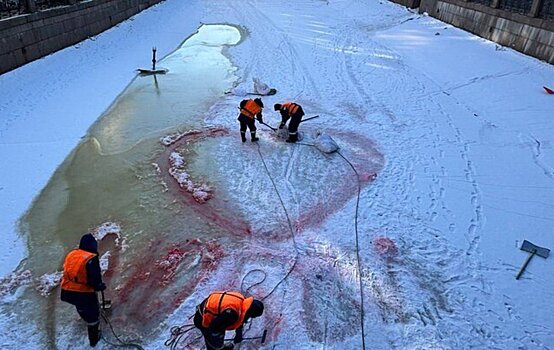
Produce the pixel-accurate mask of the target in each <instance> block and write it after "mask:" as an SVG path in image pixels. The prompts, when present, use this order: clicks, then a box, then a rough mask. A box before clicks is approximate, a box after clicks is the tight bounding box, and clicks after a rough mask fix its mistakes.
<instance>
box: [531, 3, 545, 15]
mask: <svg viewBox="0 0 554 350" xmlns="http://www.w3.org/2000/svg"><path fill="white" fill-rule="evenodd" d="M542 1H543V0H533V4H531V10H530V11H529V16H530V17H539V14H540V12H541V7H542Z"/></svg>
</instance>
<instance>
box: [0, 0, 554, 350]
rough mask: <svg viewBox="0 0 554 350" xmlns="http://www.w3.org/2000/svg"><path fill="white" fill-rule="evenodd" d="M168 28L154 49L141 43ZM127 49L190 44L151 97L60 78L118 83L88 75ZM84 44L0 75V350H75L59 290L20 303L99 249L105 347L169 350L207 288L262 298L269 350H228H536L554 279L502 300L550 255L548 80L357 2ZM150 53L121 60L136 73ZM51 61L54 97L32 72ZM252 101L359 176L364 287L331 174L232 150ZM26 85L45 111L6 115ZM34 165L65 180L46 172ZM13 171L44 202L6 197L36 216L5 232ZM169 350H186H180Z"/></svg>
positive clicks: (311, 4) (293, 158)
mask: <svg viewBox="0 0 554 350" xmlns="http://www.w3.org/2000/svg"><path fill="white" fill-rule="evenodd" d="M200 22H201V23H213V24H208V25H199V23H200ZM197 24H198V27H199V29H198V31H197V32H196V33H194V28H195V27H196V26H197ZM163 25H165V26H164V29H163V30H164V32H163V33H164V34H163V38H162V34H159V35H158V36H156V35H154V36H152V35H153V34H152V33H153V32H155V30H153V29H155V28H157V26H163ZM184 27H186V28H188V29H187V30H186V31H185V32H183V28H184ZM142 35H145V36H147V37H148V38H149V39H150V40H152V41H153V44H154V43H155V42H156V41H158V40H159V41H162V42H163V43H165V44H164V45H165V48H164V47H163V46H160V47H162V49H161V51H160V52H162V53H164V52H165V53H169V51H170V48H172V47H177V46H178V44H179V42H180V41H181V40H182V39H183V38H185V37H187V36H188V35H191V36H190V37H189V38H188V39H187V40H186V41H185V42H184V43H183V44H182V45H181V46H178V49H177V50H176V51H174V52H172V53H171V54H169V55H168V56H167V57H165V58H164V59H163V60H162V61H160V62H159V64H158V65H159V66H161V67H164V68H168V69H169V73H168V74H166V75H160V76H156V77H154V76H138V77H136V78H135V79H134V80H132V81H131V82H130V84H129V85H128V86H127V88H125V89H124V90H123V92H121V91H122V90H121V89H120V90H116V89H115V88H114V87H112V86H107V87H105V88H106V89H108V90H109V91H110V93H106V94H105V95H102V94H101V92H102V89H103V88H104V87H103V82H102V81H95V79H92V78H88V77H89V76H88V75H87V74H90V73H88V72H87V71H85V70H84V69H82V68H81V67H80V66H79V65H78V64H75V65H72V64H69V63H68V62H72V61H71V59H72V60H77V61H79V62H80V61H83V60H85V58H86V59H88V60H91V61H94V62H96V61H98V62H103V63H104V65H105V66H106V67H108V68H109V67H111V68H113V69H114V70H115V68H120V69H127V70H130V69H132V68H136V67H134V66H133V67H127V66H125V64H124V63H117V64H116V63H111V58H110V59H108V58H106V57H105V52H106V50H107V49H106V48H107V47H109V50H111V51H113V55H114V57H120V56H118V53H117V51H118V48H119V47H121V46H124V45H127V44H124V43H133V42H135V41H137V42H139V41H143V40H138V39H136V38H137V37H141V36H142ZM169 39H171V40H173V43H172V44H169V42H170V40H169ZM80 45H82V46H80V47H79V50H77V49H75V48H70V49H67V50H64V51H62V52H60V53H57V54H55V55H52V56H49V57H47V58H45V59H43V60H40V61H38V62H35V63H33V64H31V65H28V66H26V67H23V68H21V69H18V70H16V71H14V72H11V73H8V74H6V75H3V76H0V90H1V91H3V92H5V93H4V94H3V95H4V96H6V95H7V94H8V92H7V91H10V93H12V94H13V95H14V96H13V98H11V99H10V100H9V101H8V100H6V101H5V100H1V101H0V102H1V103H0V111H2V112H6V114H5V115H8V116H9V118H8V119H6V120H1V122H2V123H3V124H2V125H1V129H0V135H1V136H2V144H1V145H0V147H1V148H0V152H1V154H2V156H3V159H6V160H7V161H6V163H7V164H11V166H10V167H7V168H4V169H3V170H2V171H1V172H0V180H1V181H2V182H1V183H0V196H2V197H0V199H3V201H1V202H2V204H1V205H4V207H2V209H5V210H4V212H5V213H6V214H2V221H1V222H0V224H1V225H2V226H1V227H3V228H6V231H9V229H8V228H9V227H11V226H13V225H15V221H16V217H17V216H21V214H23V213H22V211H23V210H26V213H25V214H24V215H22V216H21V218H20V221H19V230H20V231H21V233H22V234H23V237H25V240H26V244H27V255H28V258H27V259H26V260H24V261H23V262H22V263H21V264H20V266H19V267H18V268H16V269H14V273H13V274H9V275H8V274H7V273H6V277H5V278H4V279H3V280H2V286H1V289H0V298H1V300H2V304H1V308H2V309H1V312H2V318H1V324H0V325H2V327H1V330H0V337H1V338H0V347H2V348H7V349H18V348H21V344H25V347H26V348H30V349H42V348H52V349H54V348H59V349H74V348H87V347H86V346H85V343H86V340H85V329H84V325H83V324H82V323H80V322H79V321H78V317H77V315H76V314H75V313H74V311H73V310H72V308H71V307H70V306H68V305H66V304H62V303H60V302H59V301H58V293H59V291H58V290H54V291H52V292H50V293H49V290H48V289H45V288H43V289H41V290H40V291H39V290H37V289H36V287H37V286H39V287H41V286H42V287H44V286H45V284H44V283H43V282H41V281H39V280H37V279H38V278H40V277H41V276H44V275H45V274H46V276H49V277H50V278H51V279H54V280H55V275H51V274H52V273H55V272H56V271H59V269H60V267H61V260H62V258H63V256H64V254H65V253H66V252H67V251H68V250H69V249H71V248H72V247H73V246H74V245H75V244H76V242H78V238H79V237H80V235H81V234H83V233H85V232H87V231H88V230H95V232H96V233H97V234H99V235H100V234H102V233H106V232H109V233H112V234H108V235H107V236H106V237H105V238H104V239H102V242H101V245H100V250H101V253H104V252H106V251H109V256H106V257H105V260H106V261H108V262H109V267H108V269H107V272H106V274H105V278H106V280H107V282H108V285H109V289H108V295H109V297H110V298H111V299H112V300H113V302H114V308H113V312H112V321H113V324H114V326H115V327H116V330H117V331H118V333H120V334H121V335H122V336H123V337H124V338H125V339H138V340H139V341H140V342H141V344H143V346H144V347H145V348H148V349H163V348H165V347H164V346H163V342H164V341H165V339H167V337H168V336H169V328H170V326H172V325H183V324H186V323H188V322H189V321H188V317H189V316H190V315H191V314H192V313H193V312H194V306H195V305H196V304H198V303H199V302H200V301H201V300H202V299H203V298H204V297H205V296H206V295H207V294H208V293H209V292H210V291H211V290H214V289H216V290H221V289H237V290H241V289H242V290H246V291H248V292H249V293H252V294H253V295H254V296H256V297H258V298H264V301H265V303H266V313H265V314H264V316H263V317H262V318H261V319H258V320H256V321H255V322H253V324H252V326H251V328H250V329H249V330H248V332H247V336H255V335H257V334H260V333H261V332H262V330H263V329H267V330H268V339H267V341H266V344H264V346H261V345H260V344H259V343H257V342H244V343H243V344H241V346H240V349H243V350H244V349H259V348H263V349H280V348H289V349H337V350H338V349H362V348H363V346H364V343H365V347H366V348H367V349H379V350H380V349H552V348H554V334H553V330H552V324H554V316H553V314H552V312H551V308H550V306H549V301H550V300H552V298H553V296H554V295H553V292H552V287H553V286H554V277H553V275H552V273H551V271H552V262H551V259H547V260H543V259H538V258H535V259H533V261H532V262H531V264H530V265H529V267H528V270H527V271H526V272H525V274H524V275H523V278H522V279H521V280H519V281H516V280H515V279H514V275H515V272H516V271H517V269H518V268H519V265H520V264H521V263H522V262H523V260H524V259H525V256H526V255H525V254H524V253H523V252H521V251H520V250H519V249H518V246H519V244H521V241H522V240H523V239H528V240H530V241H532V242H533V243H536V244H539V245H541V246H546V247H549V248H552V247H553V246H554V239H553V237H552V231H553V230H552V229H553V219H552V218H553V217H554V215H553V214H554V202H553V198H554V153H553V152H552V144H553V142H554V137H553V136H552V135H554V133H553V132H552V129H553V125H554V124H553V122H552V119H551V116H552V110H554V100H553V99H552V97H550V96H548V95H546V94H544V93H543V92H542V91H541V87H542V85H548V84H552V82H554V69H553V68H552V66H551V65H548V64H545V63H542V62H539V61H537V60H534V59H531V58H529V57H526V56H523V55H521V54H518V53H515V52H512V51H510V50H508V49H503V48H499V47H496V46H495V45H494V44H493V43H490V42H487V41H484V40H481V39H479V38H477V37H474V36H472V35H470V34H468V33H465V32H463V31H460V30H457V29H455V28H452V27H450V26H447V25H445V24H444V23H441V22H438V21H435V20H433V19H430V18H428V17H425V16H419V15H417V14H414V13H411V12H409V11H407V10H406V9H404V8H402V7H400V6H396V5H394V4H391V3H387V2H378V1H374V2H366V1H355V0H352V1H338V0H337V1H333V0H330V1H319V0H318V1H316V0H302V1H290V2H288V1H287V2H275V1H269V0H268V1H265V0H264V1H262V0H260V1H242V0H240V1H239V0H236V1H227V2H225V5H224V6H223V5H222V4H221V2H219V1H199V0H198V1H186V2H181V1H179V0H168V1H165V2H163V3H161V4H160V5H158V6H155V7H154V8H152V9H149V10H147V11H145V12H144V13H142V14H140V15H139V16H137V17H136V20H134V21H127V22H125V23H123V24H122V25H121V26H120V27H118V28H114V29H112V30H110V31H109V32H107V33H104V34H102V35H100V36H98V38H96V40H95V41H87V42H85V43H83V44H80ZM128 45H130V44H128ZM150 45H151V44H150V43H146V44H144V45H142V46H141V45H140V44H136V45H135V46H131V45H130V46H129V47H127V49H128V50H129V51H130V52H131V53H132V55H144V52H145V51H146V52H148V50H149V46H150ZM139 48H140V50H142V51H141V52H138V51H137V50H138V49H139ZM71 50H73V51H71ZM68 52H72V53H71V54H69V53H68ZM63 55H67V56H65V57H66V60H65V61H64V62H63V63H64V64H66V65H68V67H70V69H67V70H66V71H65V72H64V75H63V79H62V78H61V77H58V76H56V75H53V74H50V73H48V72H47V71H46V73H45V72H44V70H43V71H41V70H40V69H38V68H40V67H41V65H43V64H48V62H50V64H55V63H56V62H57V60H60V57H64V56H63ZM124 61H125V60H122V61H121V62H124ZM131 61H132V60H131ZM132 62H135V61H132ZM133 64H134V63H133ZM118 65H121V66H118ZM99 69H100V68H99ZM106 69H107V68H106ZM92 76H93V77H94V75H92ZM53 77H56V78H55V79H54V78H53ZM79 77H81V78H80V79H81V81H82V82H84V81H86V82H87V84H83V83H81V84H83V86H82V92H79V91H78V89H77V87H79V83H78V82H79V79H77V78H79ZM252 78H260V80H262V81H264V82H266V83H268V84H269V85H270V86H271V87H275V88H276V89H277V91H278V93H277V95H275V96H271V97H267V98H266V97H264V98H263V99H264V103H265V105H266V108H265V111H264V115H265V120H266V122H268V123H269V124H271V125H276V124H277V123H278V119H279V118H278V116H277V114H276V113H274V112H273V111H272V108H271V107H272V105H273V104H274V103H277V102H283V101H287V100H294V101H296V102H298V103H300V104H302V106H303V107H304V110H305V111H306V112H307V116H311V115H315V114H318V115H320V118H319V119H315V120H313V121H309V122H306V123H305V124H301V131H303V132H304V135H305V139H304V142H306V143H310V142H312V140H313V138H314V135H315V134H316V132H317V131H318V130H322V131H324V132H326V133H327V134H329V135H331V136H332V137H333V138H334V139H335V140H336V141H337V143H338V144H339V146H340V147H341V154H342V155H343V156H344V157H345V158H346V159H348V160H349V161H351V163H352V165H353V166H354V168H355V169H356V171H357V172H358V179H359V181H360V182H359V185H360V189H361V196H360V201H359V208H358V210H359V216H358V233H359V237H358V246H359V258H360V259H359V264H358V259H357V255H356V235H355V219H354V213H355V212H356V203H357V189H358V187H357V185H358V182H357V181H356V177H355V176H354V173H353V171H352V168H351V167H350V165H349V164H348V163H347V162H346V161H345V160H344V159H343V158H341V157H340V156H339V155H338V154H330V155H325V154H323V153H321V152H319V151H317V150H316V149H315V148H313V147H309V146H304V145H289V144H286V143H284V142H283V141H282V140H280V139H279V138H277V137H276V136H275V135H274V134H273V133H272V132H271V131H268V130H265V129H264V128H263V126H260V127H259V129H260V134H261V135H260V138H261V141H260V142H259V144H258V145H256V144H251V143H250V142H247V143H246V144H242V143H240V138H239V133H238V125H237V122H236V116H237V106H238V104H239V102H240V100H241V99H242V98H243V97H242V96H233V95H231V94H225V92H226V91H230V90H232V88H234V87H237V85H238V87H239V88H241V89H242V90H248V89H249V88H250V87H251V81H252ZM103 79H107V80H109V79H110V78H108V77H106V78H103ZM112 79H113V80H114V81H118V82H125V83H126V82H129V81H130V79H128V78H125V76H118V75H116V74H114V75H113V77H112ZM125 79H128V80H125ZM96 80H98V79H96ZM100 80H101V79H100ZM72 81H76V82H75V83H71V82H72ZM33 84H34V85H33ZM8 85H9V86H10V87H11V90H8V88H7V86H8ZM31 85H33V86H35V85H36V89H37V91H35V93H36V94H37V96H39V97H40V96H42V95H41V94H45V97H40V98H37V101H38V102H36V105H29V104H28V103H26V102H25V103H24V102H21V101H26V100H25V96H26V92H27V91H28V90H30V89H31ZM114 85H116V84H114ZM45 86H48V87H50V89H49V90H48V91H49V94H50V95H48V96H46V93H45V92H41V91H42V90H41V87H42V88H44V87H45ZM119 93H121V94H120V95H119V96H117V94H119ZM68 96H69V97H71V96H77V97H79V98H80V99H81V100H82V101H83V106H80V105H79V104H76V103H74V104H72V103H64V102H65V101H68V100H69V101H70V100H71V99H70V98H69V97H68ZM88 99H92V100H95V99H97V100H98V101H99V102H98V103H96V104H95V105H102V103H104V104H105V103H106V101H108V102H112V101H113V103H112V104H111V106H110V107H109V108H108V109H107V110H106V111H105V113H103V114H102V115H100V113H98V114H97V115H96V117H98V120H97V121H96V122H94V124H92V126H91V127H90V129H89V131H88V133H87V135H86V136H85V137H84V138H83V139H82V140H81V141H80V142H79V143H78V145H77V146H76V147H75V148H74V149H73V150H72V151H71V153H69V151H70V150H71V149H72V147H73V146H74V145H65V144H64V146H63V147H61V146H60V147H59V149H58V148H56V149H52V147H50V146H48V145H49V144H48V143H47V142H44V143H43V144H40V143H39V144H38V145H37V144H35V143H34V142H35V141H36V140H37V139H39V140H41V141H44V139H45V138H47V137H50V136H40V134H39V133H38V131H37V126H38V127H40V126H42V129H43V130H44V131H45V133H48V134H49V135H50V134H52V135H55V134H56V133H57V132H58V131H57V130H56V126H57V125H59V126H58V128H59V129H60V131H59V134H60V135H69V134H70V135H72V137H75V136H80V135H81V134H79V132H77V131H72V133H69V132H67V131H65V129H64V128H62V127H61V125H66V124H67V123H68V121H67V120H66V119H65V118H67V117H65V116H67V115H78V113H79V112H80V111H81V110H85V109H86V110H89V109H90V108H86V107H88V104H89V103H90V102H86V101H88ZM18 101H19V102H18ZM46 101H48V102H46ZM52 101H54V102H56V103H54V102H52ZM52 103H54V104H53V105H52ZM53 106H54V107H53ZM56 106H57V107H56ZM91 108H92V107H91ZM92 109H94V108H92ZM41 111H44V112H41ZM41 113H47V115H44V114H41ZM3 115H4V113H3ZM46 117H48V118H50V120H49V123H50V124H51V125H47V124H42V123H46V122H42V121H41V120H43V119H47V118H46ZM71 121H72V122H71V123H75V124H79V122H78V121H74V120H73V119H71ZM56 123H59V124H56ZM81 124H86V123H84V122H81ZM89 125H90V123H89V124H86V125H85V126H86V127H88V126H89ZM31 126H34V128H31ZM31 129H32V131H29V132H28V133H26V132H25V131H26V130H31ZM167 135H171V136H173V138H172V139H171V141H170V142H166V144H165V145H164V144H163V143H162V142H160V139H161V138H163V137H164V136H167ZM41 137H42V138H41ZM66 137H68V136H66ZM165 140H168V139H167V138H166V139H165ZM75 144H77V142H75ZM16 145H19V146H16ZM41 147H43V148H44V152H41ZM68 153H69V155H68ZM38 154H44V155H45V157H48V155H49V154H50V158H51V159H59V158H56V157H54V155H57V156H58V157H62V156H63V157H66V158H65V160H64V161H63V163H61V165H59V166H58V164H59V163H60V162H59V161H58V162H55V161H54V160H52V161H50V163H54V164H52V165H50V168H49V167H47V166H46V165H43V162H44V163H45V164H46V163H48V162H47V161H44V160H41V158H40V157H38ZM50 158H48V159H50ZM17 159H28V161H27V162H18V161H16V160H17ZM28 163H31V164H36V167H37V168H38V169H41V172H39V173H40V174H42V173H44V174H43V176H44V177H45V179H40V178H38V177H37V178H35V177H32V178H31V179H32V182H31V185H32V189H34V190H35V192H33V191H32V189H31V190H29V191H23V192H24V194H25V195H27V192H28V193H29V196H31V195H37V196H36V198H35V200H34V202H33V203H32V204H31V205H29V206H28V207H24V208H22V209H20V211H19V212H18V211H17V210H16V209H14V208H11V207H9V206H8V204H9V203H10V200H11V199H10V198H12V197H13V195H12V197H10V196H9V194H14V193H17V191H18V190H19V189H21V188H26V187H25V182H24V181H25V180H24V179H25V177H23V174H25V169H26V168H25V166H26V165H25V164H28ZM50 163H48V164H50ZM55 166H58V168H57V170H55V172H54V171H53V170H54V167H55ZM48 169H50V170H48ZM50 175H51V177H50V179H49V180H48V181H46V180H47V179H48V177H49V176H50ZM18 176H19V177H20V178H21V180H19V182H18V180H14V179H17V177H18ZM177 180H178V181H179V182H180V184H181V185H179V182H178V181H177ZM41 184H42V185H41ZM274 186H275V187H274ZM276 189H277V191H278V194H277V192H276ZM39 190H40V193H38V192H39ZM37 193H38V194H37ZM31 197H32V196H31ZM6 203H8V204H6ZM17 203H18V206H17V207H18V208H20V207H22V205H21V204H20V203H19V202H17ZM12 217H13V218H14V219H9V218H12ZM288 220H290V225H289V221H288ZM104 223H107V224H105V225H103V224H104ZM10 232H11V231H10ZM8 237H11V236H8ZM7 243H8V244H7V245H6V246H7V247H8V248H6V249H7V253H9V254H12V253H11V252H12V250H15V248H12V247H14V245H13V244H14V243H13V241H11V240H9V241H8V242H7ZM2 249H4V248H2ZM360 276H361V286H362V288H361V289H360V279H359V278H360ZM18 287H19V288H18ZM41 291H42V294H47V295H46V296H43V295H41ZM362 296H363V305H362V303H361V300H362V298H361V297H362ZM362 306H363V309H364V311H365V312H364V314H363V315H362V313H361V309H362ZM362 320H363V332H362V327H361V322H362ZM105 333H108V332H105ZM362 335H364V338H363V340H364V342H362ZM107 337H108V339H111V340H113V337H110V334H108V335H107ZM100 348H105V349H110V348H111V347H110V346H109V345H107V344H101V345H100ZM179 348H182V349H201V348H202V342H201V340H199V339H198V334H197V333H194V332H193V333H190V334H188V335H187V336H186V337H185V338H184V339H183V341H182V343H181V345H180V347H179Z"/></svg>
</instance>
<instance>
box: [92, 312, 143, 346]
mask: <svg viewBox="0 0 554 350" xmlns="http://www.w3.org/2000/svg"><path fill="white" fill-rule="evenodd" d="M100 314H101V315H102V319H103V320H104V322H106V324H107V325H108V326H109V327H110V330H111V332H112V334H113V336H114V337H115V339H116V340H117V341H118V343H119V344H115V343H112V342H110V341H109V340H108V339H106V338H105V337H104V336H102V339H104V341H105V342H106V343H107V344H108V345H111V346H113V347H116V348H135V349H138V350H144V348H143V347H142V346H140V345H139V344H137V343H134V342H132V341H123V340H122V339H121V338H120V337H119V336H118V335H117V333H116V332H115V330H114V327H113V325H112V323H111V322H110V319H109V318H108V315H106V313H105V311H104V310H100Z"/></svg>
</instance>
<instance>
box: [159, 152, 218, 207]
mask: <svg viewBox="0 0 554 350" xmlns="http://www.w3.org/2000/svg"><path fill="white" fill-rule="evenodd" d="M169 164H170V167H169V170H168V171H169V174H170V175H171V176H172V177H173V178H174V179H175V180H176V181H177V183H178V184H179V186H180V187H181V188H183V189H184V190H185V191H187V192H189V193H190V194H192V197H193V198H194V200H195V201H197V202H198V203H205V202H206V201H208V200H209V199H210V198H212V193H211V192H212V189H211V188H210V187H209V186H208V185H206V184H198V183H195V182H193V181H192V180H191V178H190V175H189V173H188V172H187V171H186V170H185V166H186V162H185V158H184V157H183V156H182V155H181V154H180V153H179V152H171V154H170V155H169Z"/></svg>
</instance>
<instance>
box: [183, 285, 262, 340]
mask: <svg viewBox="0 0 554 350" xmlns="http://www.w3.org/2000/svg"><path fill="white" fill-rule="evenodd" d="M263 312H264V304H263V303H262V302H261V301H259V300H255V299H254V298H253V297H248V298H246V297H245V296H244V295H242V294H241V293H239V292H212V293H211V294H210V295H209V296H208V297H207V298H206V299H204V301H202V302H201V303H200V304H199V305H198V306H197V307H196V313H195V314H194V325H195V326H196V328H198V329H200V331H201V332H202V335H204V340H205V341H206V348H207V350H231V349H233V347H234V345H233V344H231V343H229V344H226V345H225V344H224V340H225V331H231V330H234V331H235V338H234V339H233V342H234V343H235V344H237V343H240V342H241V341H242V329H243V325H244V324H245V323H246V322H247V321H248V320H249V319H250V318H256V317H259V316H261V315H262V314H263Z"/></svg>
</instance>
